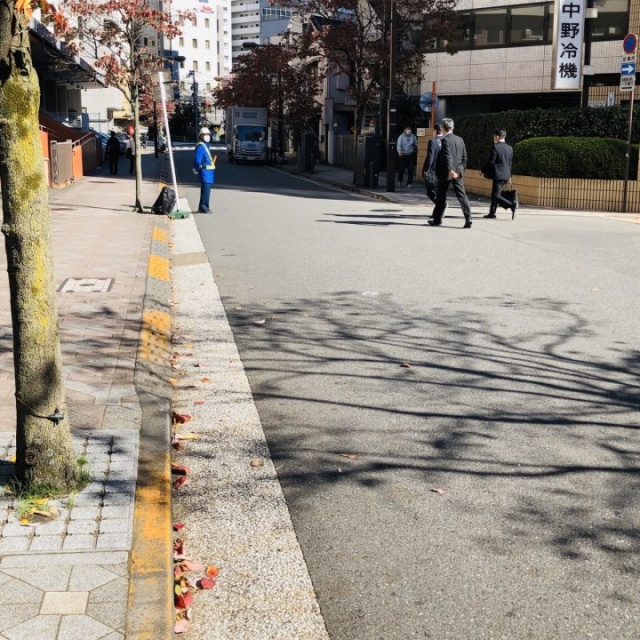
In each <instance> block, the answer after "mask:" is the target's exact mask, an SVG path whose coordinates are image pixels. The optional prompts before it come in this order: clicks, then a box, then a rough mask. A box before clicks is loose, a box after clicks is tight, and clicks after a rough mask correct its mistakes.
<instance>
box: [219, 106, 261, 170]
mask: <svg viewBox="0 0 640 640" xmlns="http://www.w3.org/2000/svg"><path fill="white" fill-rule="evenodd" d="M225 132H226V141H227V157H228V158H229V162H266V160H267V110H266V109H261V108H259V107H227V121H226V123H225Z"/></svg>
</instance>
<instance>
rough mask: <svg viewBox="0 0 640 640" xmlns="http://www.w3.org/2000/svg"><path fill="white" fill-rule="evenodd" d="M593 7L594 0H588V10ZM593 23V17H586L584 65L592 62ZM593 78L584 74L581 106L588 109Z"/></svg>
mask: <svg viewBox="0 0 640 640" xmlns="http://www.w3.org/2000/svg"><path fill="white" fill-rule="evenodd" d="M589 9H593V0H587V10H589ZM591 23H592V18H589V17H587V18H585V21H584V26H585V32H584V66H585V67H587V66H589V65H590V64H591V32H592V28H591ZM590 81H591V78H590V76H589V75H585V74H584V73H583V74H582V100H581V105H580V106H581V107H582V108H583V109H586V108H587V107H588V106H589V85H590V84H591V82H590Z"/></svg>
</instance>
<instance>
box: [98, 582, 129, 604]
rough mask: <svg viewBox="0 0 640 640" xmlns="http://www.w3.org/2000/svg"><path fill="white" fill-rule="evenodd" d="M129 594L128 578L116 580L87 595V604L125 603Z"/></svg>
mask: <svg viewBox="0 0 640 640" xmlns="http://www.w3.org/2000/svg"><path fill="white" fill-rule="evenodd" d="M128 592H129V580H128V578H124V577H123V578H117V579H116V580H113V581H112V582H109V583H108V584H105V585H104V586H102V587H99V588H97V589H93V590H92V591H91V592H90V593H89V602H90V603H92V604H93V603H96V602H127V599H128Z"/></svg>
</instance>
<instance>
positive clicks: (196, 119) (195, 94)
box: [187, 69, 200, 140]
mask: <svg viewBox="0 0 640 640" xmlns="http://www.w3.org/2000/svg"><path fill="white" fill-rule="evenodd" d="M187 75H189V76H191V77H192V79H193V80H192V82H193V84H192V85H191V89H192V97H193V128H194V129H195V132H196V140H197V139H198V123H199V122H200V114H199V113H198V106H199V105H198V83H197V81H196V72H195V71H194V70H193V69H192V70H191V71H189V73H188V74H187Z"/></svg>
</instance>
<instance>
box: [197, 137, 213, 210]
mask: <svg viewBox="0 0 640 640" xmlns="http://www.w3.org/2000/svg"><path fill="white" fill-rule="evenodd" d="M193 168H194V169H195V171H196V172H197V174H198V179H199V180H200V202H199V203H198V212H199V213H209V198H210V196H211V185H212V184H213V183H214V182H215V178H216V165H215V161H214V160H213V158H212V157H211V152H210V151H209V145H207V143H206V142H202V141H200V142H198V144H197V146H196V153H195V156H194V159H193Z"/></svg>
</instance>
